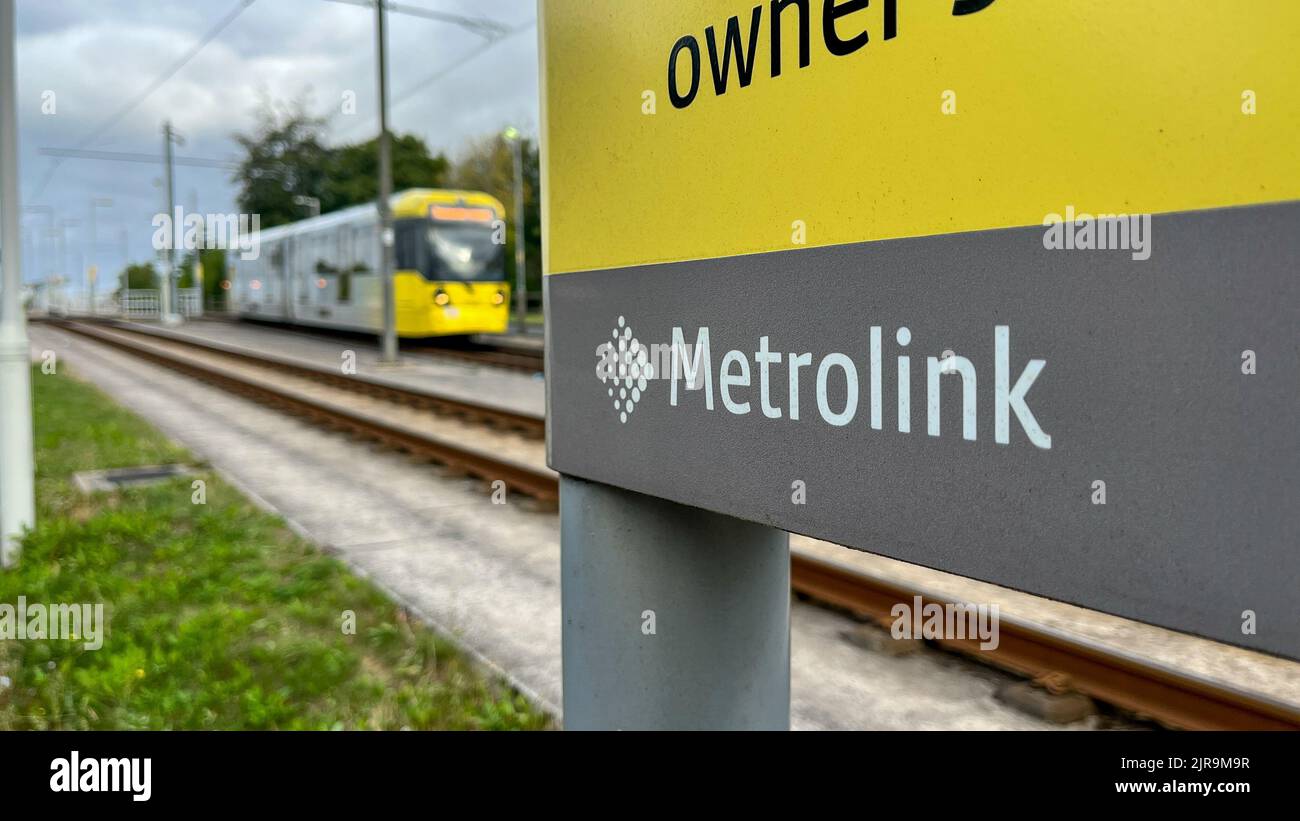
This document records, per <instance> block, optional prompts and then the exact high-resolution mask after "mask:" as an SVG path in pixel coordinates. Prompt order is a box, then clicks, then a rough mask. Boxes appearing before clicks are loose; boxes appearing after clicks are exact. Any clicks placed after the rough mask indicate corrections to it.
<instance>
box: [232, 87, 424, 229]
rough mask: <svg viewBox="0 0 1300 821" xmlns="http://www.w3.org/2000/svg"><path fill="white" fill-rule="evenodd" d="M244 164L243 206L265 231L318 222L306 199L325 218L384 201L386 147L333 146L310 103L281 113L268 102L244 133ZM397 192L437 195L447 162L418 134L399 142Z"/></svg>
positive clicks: (238, 176)
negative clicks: (257, 217) (382, 161)
mask: <svg viewBox="0 0 1300 821" xmlns="http://www.w3.org/2000/svg"><path fill="white" fill-rule="evenodd" d="M235 139H236V141H238V142H239V144H240V145H241V146H242V147H243V149H244V159H243V160H242V161H241V162H240V164H239V168H238V169H237V170H236V171H235V174H234V178H233V180H234V182H235V183H237V184H238V185H239V186H240V191H239V207H240V209H241V210H242V211H243V212H244V213H248V214H260V215H261V224H262V227H263V228H272V227H274V226H276V225H283V224H284V223H286V222H296V221H297V220H300V219H304V218H306V217H308V216H310V215H311V212H310V210H309V209H308V207H307V206H305V205H303V204H302V203H301V200H300V199H299V198H301V197H312V198H314V199H316V200H319V201H320V210H321V213H322V214H325V213H329V212H330V211H336V210H338V209H340V208H347V207H348V206H352V205H360V204H361V203H366V202H374V201H375V198H376V197H378V196H379V140H378V138H377V137H372V138H371V139H369V140H366V141H364V142H359V143H350V144H345V145H340V146H334V147H330V146H327V145H325V132H324V121H323V120H321V119H320V118H317V117H312V116H310V115H308V114H307V112H306V106H305V104H304V103H303V102H301V101H300V102H297V103H295V104H293V105H291V106H288V107H281V108H276V107H275V106H274V105H273V104H271V103H264V104H263V106H262V108H261V110H260V112H259V114H258V124H257V126H256V128H255V129H254V130H253V132H252V133H251V134H236V135H235ZM390 146H391V149H392V163H393V191H402V190H404V189H407V188H437V187H440V186H441V185H442V184H443V178H444V177H445V175H446V172H447V158H446V157H443V156H441V155H438V156H434V155H432V154H430V153H429V147H428V146H427V145H425V143H424V141H423V140H421V139H420V138H419V137H417V136H415V135H413V134H405V135H392V137H391V141H390Z"/></svg>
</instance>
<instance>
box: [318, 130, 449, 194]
mask: <svg viewBox="0 0 1300 821" xmlns="http://www.w3.org/2000/svg"><path fill="white" fill-rule="evenodd" d="M389 148H390V150H391V152H392V153H391V157H392V164H393V190H394V191H404V190H406V189H407V188H440V187H441V186H442V185H443V181H444V180H445V178H446V176H447V165H448V163H447V158H446V157H444V156H442V155H438V156H436V157H435V156H433V155H432V154H430V153H429V147H428V146H427V145H425V144H424V140H421V139H420V138H419V137H417V136H415V135H414V134H404V135H401V136H396V135H394V136H393V137H392V138H391V140H390V141H389ZM378 196H379V138H378V137H374V138H372V139H369V140H367V141H365V142H363V143H353V144H351V145H341V146H339V147H338V148H335V149H334V150H332V151H331V152H330V155H329V158H328V160H327V162H326V173H325V180H324V185H323V186H322V189H321V195H320V208H321V213H325V212H328V211H335V210H337V209H339V208H347V207H348V206H350V205H357V204H358V203H363V202H374V201H375V198H376V197H378Z"/></svg>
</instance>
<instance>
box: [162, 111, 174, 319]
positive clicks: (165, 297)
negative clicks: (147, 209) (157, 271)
mask: <svg viewBox="0 0 1300 821" xmlns="http://www.w3.org/2000/svg"><path fill="white" fill-rule="evenodd" d="M163 166H164V168H163V173H164V178H165V180H166V182H165V183H164V184H165V185H166V187H167V220H168V221H169V222H171V221H172V220H174V219H175V215H176V192H175V190H174V180H173V178H172V124H171V122H170V121H167V122H164V123H163ZM171 227H172V230H171V235H170V236H169V237H168V238H167V239H168V242H167V248H166V251H167V256H166V262H164V263H163V267H164V268H165V269H166V270H164V271H163V276H162V287H161V288H160V289H158V299H159V306H160V308H159V313H160V314H161V316H160V317H159V318H160V319H161V320H162V321H163V322H164V323H167V322H171V321H172V279H173V274H174V272H175V270H176V228H177V225H176V224H175V223H174V222H172V223H171Z"/></svg>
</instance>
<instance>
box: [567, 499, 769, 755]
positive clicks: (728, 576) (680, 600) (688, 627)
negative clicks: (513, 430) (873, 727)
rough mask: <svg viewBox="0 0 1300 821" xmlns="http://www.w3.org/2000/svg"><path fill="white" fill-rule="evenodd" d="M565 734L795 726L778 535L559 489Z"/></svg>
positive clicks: (717, 518)
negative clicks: (577, 731)
mask: <svg viewBox="0 0 1300 821" xmlns="http://www.w3.org/2000/svg"><path fill="white" fill-rule="evenodd" d="M560 578H561V606H562V611H563V657H564V658H563V662H564V672H563V679H564V726H565V728H566V729H570V730H592V729H600V730H668V729H724V730H739V729H747V730H748V729H754V730H758V729H763V730H785V729H789V726H790V550H789V539H788V537H787V536H786V534H785V533H784V532H782V531H779V530H775V529H773V528H770V527H766V526H764V525H757V524H752V523H750V522H743V521H740V520H738V519H733V518H731V517H729V516H723V515H720V514H717V513H710V512H707V511H704V510H700V509H697V508H692V507H686V506H685V505H679V504H676V503H674V502H668V501H664V500H662V499H656V498H653V497H650V496H644V495H642V494H638V493H633V492H631V491H627V490H622V489H619V488H614V487H611V486H609V485H603V484H597V483H594V482H586V481H583V480H581V479H575V478H572V477H568V476H565V477H561V480H560Z"/></svg>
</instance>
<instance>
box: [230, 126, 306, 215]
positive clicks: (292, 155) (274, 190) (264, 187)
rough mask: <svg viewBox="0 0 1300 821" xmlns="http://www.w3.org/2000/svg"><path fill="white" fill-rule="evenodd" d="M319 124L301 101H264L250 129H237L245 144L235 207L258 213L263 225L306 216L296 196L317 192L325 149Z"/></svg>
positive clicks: (243, 144) (238, 135)
mask: <svg viewBox="0 0 1300 821" xmlns="http://www.w3.org/2000/svg"><path fill="white" fill-rule="evenodd" d="M323 129H324V122H323V121H322V120H321V119H319V118H316V117H311V116H310V115H308V114H307V112H306V108H305V105H304V104H303V103H302V102H301V101H300V102H297V103H294V104H293V105H291V106H289V107H287V108H281V109H277V108H276V107H275V105H274V104H272V103H269V102H264V103H263V105H262V109H261V111H260V112H259V115H258V125H257V128H256V129H255V130H254V131H253V133H252V134H236V135H235V140H236V141H237V142H238V143H239V144H240V145H241V146H243V149H244V159H243V161H241V162H240V164H239V168H238V170H236V171H235V176H234V182H236V183H238V184H239V186H240V190H239V207H240V209H241V210H242V211H243V212H244V213H247V214H259V215H261V224H262V227H263V228H271V227H274V226H276V225H283V224H284V223H286V222H294V221H295V220H300V219H302V218H303V217H305V216H307V214H306V213H305V212H304V209H303V206H301V205H299V204H298V203H297V202H295V199H294V198H295V197H299V196H309V197H317V198H319V197H320V191H321V188H322V187H323V185H324V180H325V166H326V162H327V157H328V154H329V149H328V148H326V147H325V145H324V143H323V138H322V133H323Z"/></svg>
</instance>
